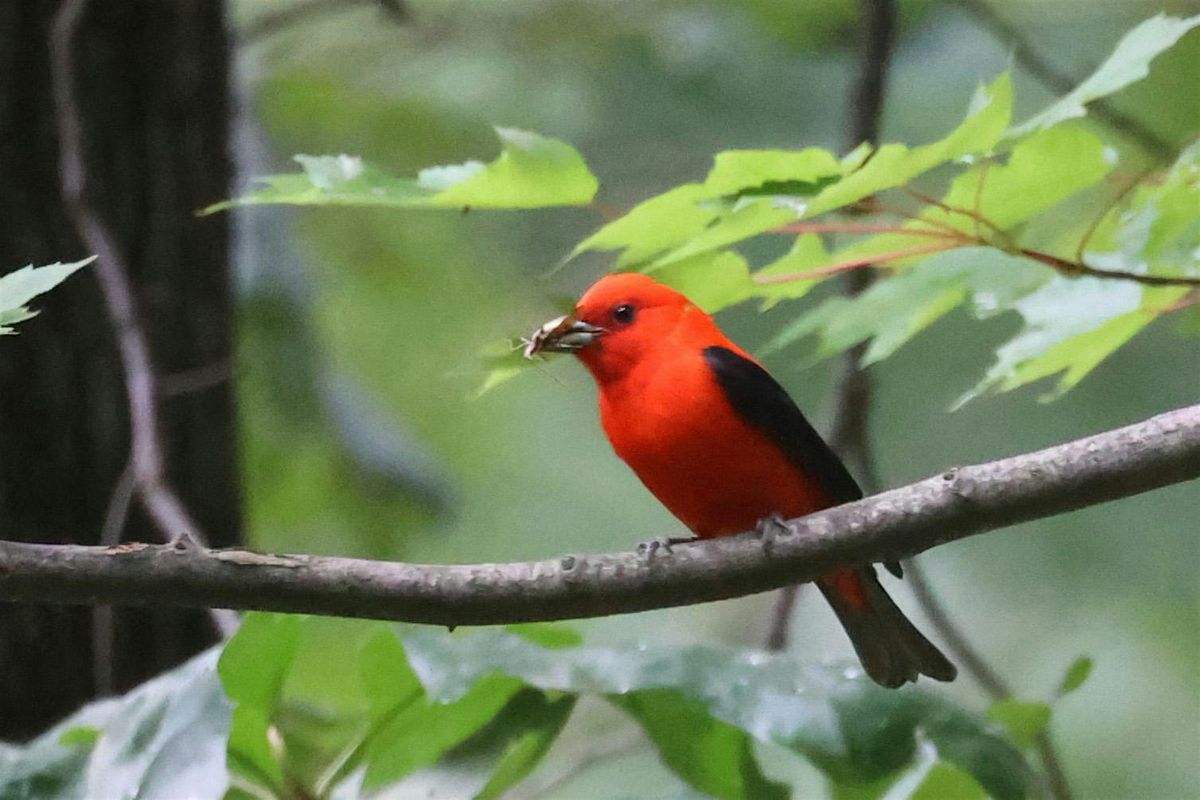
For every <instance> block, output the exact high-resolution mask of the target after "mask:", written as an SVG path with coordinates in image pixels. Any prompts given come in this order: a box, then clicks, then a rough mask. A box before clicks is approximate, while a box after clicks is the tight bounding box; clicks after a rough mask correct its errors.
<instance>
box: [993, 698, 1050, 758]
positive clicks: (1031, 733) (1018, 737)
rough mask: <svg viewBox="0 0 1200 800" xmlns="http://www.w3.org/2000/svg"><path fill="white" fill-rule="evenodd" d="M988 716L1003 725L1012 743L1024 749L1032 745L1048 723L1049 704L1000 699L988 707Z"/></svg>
mask: <svg viewBox="0 0 1200 800" xmlns="http://www.w3.org/2000/svg"><path fill="white" fill-rule="evenodd" d="M988 716H989V717H991V718H992V719H994V720H996V721H997V722H999V723H1000V724H1001V725H1003V726H1004V730H1005V731H1007V732H1008V738H1010V739H1012V740H1013V744H1015V745H1016V746H1017V747H1020V748H1022V749H1025V748H1028V747H1032V746H1033V743H1034V742H1036V741H1037V738H1038V736H1040V735H1041V734H1042V731H1044V730H1046V726H1048V725H1049V724H1050V706H1048V705H1046V704H1045V703H1030V702H1024V701H1021V700H1000V701H998V702H996V703H993V704H992V707H991V708H989V709H988Z"/></svg>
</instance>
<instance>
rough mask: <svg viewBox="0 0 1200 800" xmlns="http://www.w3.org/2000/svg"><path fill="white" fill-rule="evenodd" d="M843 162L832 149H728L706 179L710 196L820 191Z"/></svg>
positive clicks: (835, 174)
mask: <svg viewBox="0 0 1200 800" xmlns="http://www.w3.org/2000/svg"><path fill="white" fill-rule="evenodd" d="M841 174H842V165H841V164H840V163H838V160H837V157H836V156H834V155H833V153H831V152H829V151H828V150H823V149H821V148H819V147H808V148H805V149H804V150H726V151H725V152H722V153H718V154H717V156H716V158H714V159H713V166H712V169H711V170H710V171H709V173H708V177H707V178H705V179H704V188H705V190H706V192H707V196H708V197H744V196H753V195H791V196H808V195H813V194H816V193H817V192H818V191H820V189H821V188H822V185H823V184H825V183H827V182H828V181H829V180H831V179H832V178H834V177H835V176H838V175H841Z"/></svg>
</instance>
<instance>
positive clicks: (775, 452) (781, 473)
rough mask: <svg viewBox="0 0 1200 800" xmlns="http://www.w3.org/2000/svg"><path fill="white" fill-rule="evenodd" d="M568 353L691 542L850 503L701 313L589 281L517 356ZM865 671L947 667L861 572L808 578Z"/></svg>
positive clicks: (800, 425) (620, 285) (811, 441)
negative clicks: (590, 382) (688, 532)
mask: <svg viewBox="0 0 1200 800" xmlns="http://www.w3.org/2000/svg"><path fill="white" fill-rule="evenodd" d="M535 353H574V354H575V355H576V356H577V357H578V358H579V360H580V361H582V362H583V364H584V366H585V367H587V369H588V371H589V372H591V374H592V377H593V378H595V380H596V385H597V386H598V387H599V390H600V391H599V399H600V422H601V424H602V425H603V427H604V432H605V433H606V434H607V435H608V440H609V442H611V443H612V446H613V449H614V450H615V451H616V453H617V455H618V456H620V457H621V458H622V459H623V460H624V461H625V463H627V464H628V465H629V466H630V467H631V468H632V469H633V471H634V472H635V473H637V476H638V477H639V478H641V480H642V483H644V484H645V485H646V488H648V489H649V490H650V491H651V492H653V493H654V496H655V497H657V498H658V499H659V500H660V501H661V502H662V503H663V505H665V506H666V507H667V508H668V509H669V510H670V511H671V513H672V514H674V515H675V516H676V517H678V518H679V520H680V521H682V522H683V524H684V525H686V526H687V527H688V528H689V529H690V530H691V531H692V533H694V534H695V535H696V536H698V537H700V538H710V537H713V536H725V535H728V534H733V533H739V532H742V531H749V530H753V529H755V528H756V527H757V526H759V525H760V524H761V523H762V522H763V521H764V520H769V519H772V518H777V517H778V516H783V517H799V516H802V515H804V514H810V513H812V512H814V511H817V510H819V509H822V508H829V507H830V506H835V505H838V504H841V503H846V502H849V501H851V500H856V499H858V498H860V497H862V491H861V490H860V489H859V487H858V484H856V483H855V482H854V479H853V478H852V477H851V476H850V473H849V472H847V471H846V468H845V466H843V464H842V462H841V461H839V460H838V458H837V456H835V455H834V454H833V451H832V450H830V449H829V446H828V445H826V444H825V442H824V441H822V439H821V437H820V436H819V435H818V434H817V432H816V431H815V430H813V428H812V426H811V425H809V424H808V421H807V420H806V419H805V418H804V415H803V414H801V413H800V410H799V409H798V408H797V407H796V405H795V403H793V402H792V400H791V398H790V397H788V395H787V392H785V391H784V389H783V388H782V387H781V386H780V385H779V384H778V383H777V382H776V381H775V379H774V378H772V377H771V376H770V375H769V374H768V373H767V371H766V370H764V369H763V368H762V366H761V365H759V364H758V362H756V361H755V360H754V359H753V358H751V357H750V356H749V355H748V354H747V353H746V351H744V350H742V348H740V347H738V346H737V345H736V344H734V343H733V342H732V341H730V340H729V339H728V338H727V337H726V336H725V334H723V333H722V332H721V330H720V329H719V328H718V327H717V326H716V324H715V323H714V322H713V321H712V318H710V317H709V316H708V315H707V314H705V313H704V312H703V311H701V310H700V309H699V308H697V307H696V306H695V305H694V304H693V303H692V302H691V301H689V300H688V299H687V298H686V297H684V296H683V295H682V294H680V293H679V292H677V291H675V290H674V289H671V288H669V287H667V286H664V285H662V284H660V283H657V282H656V281H654V280H653V279H651V278H648V277H646V276H645V275H639V274H619V275H608V276H606V277H604V278H602V279H600V280H599V281H598V282H597V283H596V284H595V285H593V286H592V287H591V288H590V289H588V290H587V291H586V292H585V293H584V295H583V296H582V297H581V298H580V299H579V302H578V304H577V305H576V306H575V310H574V312H573V313H572V314H570V315H568V316H566V317H562V318H561V319H558V320H552V321H550V322H548V323H546V324H545V325H543V326H542V327H541V328H540V329H539V330H538V331H537V332H535V334H534V335H533V337H532V338H531V339H529V340H528V342H527V347H526V355H527V356H532V355H534V354H535ZM818 585H819V586H820V588H821V592H822V593H823V594H824V595H825V598H826V599H827V600H828V601H829V604H830V605H831V606H833V610H834V613H836V614H837V617H838V619H839V620H840V621H841V623H842V626H843V627H844V628H845V629H846V633H847V634H848V635H849V636H850V641H851V643H852V644H853V645H854V650H855V652H857V653H858V657H859V659H860V660H861V661H862V664H863V667H864V668H865V669H866V671H867V674H868V675H870V676H871V678H873V679H874V680H875V681H876V682H877V683H880V684H882V685H884V686H890V687H896V686H900V685H902V684H904V683H905V682H906V681H915V680H916V679H917V676H918V675H928V676H929V677H931V678H934V679H936V680H940V681H949V680H953V679H954V676H955V672H956V671H955V668H954V665H953V664H951V663H950V662H949V661H948V660H947V659H946V657H945V656H944V655H942V654H941V652H939V651H938V649H937V648H936V647H934V646H933V645H932V644H931V643H930V642H929V640H928V639H926V638H925V637H924V636H923V635H922V634H921V632H920V631H918V630H917V629H916V628H915V627H913V624H912V623H911V622H909V621H908V619H907V618H905V616H904V614H903V613H902V612H901V611H900V609H899V608H897V607H896V604H895V603H894V602H892V599H891V598H890V597H888V595H887V593H886V592H884V590H883V587H882V586H881V585H880V584H879V579H878V578H877V577H876V575H875V568H874V567H873V566H871V565H867V566H865V567H859V568H847V569H843V570H839V571H837V572H834V573H832V574H830V575H826V576H825V577H823V578H821V579H820V580H819V581H818Z"/></svg>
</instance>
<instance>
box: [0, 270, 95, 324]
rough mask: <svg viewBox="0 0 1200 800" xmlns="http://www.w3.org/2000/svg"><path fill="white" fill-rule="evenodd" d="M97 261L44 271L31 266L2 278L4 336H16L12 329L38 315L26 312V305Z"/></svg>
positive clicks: (0, 315)
mask: <svg viewBox="0 0 1200 800" xmlns="http://www.w3.org/2000/svg"><path fill="white" fill-rule="evenodd" d="M95 260H96V257H95V256H91V257H90V258H85V259H83V260H82V261H73V262H71V263H69V264H63V263H62V262H58V263H55V264H47V265H46V266H44V267H35V266H33V265H32V264H30V265H29V266H27V267H24V268H23V269H19V270H16V271H14V272H10V273H8V274H7V275H0V334H5V333H12V332H13V329H12V327H11V326H12V325H14V324H16V323H18V322H24V321H25V320H27V319H30V318H32V317H34V316H35V315H36V314H37V312H36V311H31V310H30V309H28V308H26V307H25V304H26V303H28V302H29V301H30V300H32V299H33V298H35V297H37V296H38V295H41V294H45V293H46V292H48V291H50V290H51V289H53V288H54V287H55V286H58V285H59V284H60V283H62V282H63V281H65V280H66V279H67V278H69V277H71V276H72V275H74V274H75V273H76V272H77V271H79V270H80V269H82V268H83V267H85V266H87V265H88V264H90V263H92V262H93V261H95Z"/></svg>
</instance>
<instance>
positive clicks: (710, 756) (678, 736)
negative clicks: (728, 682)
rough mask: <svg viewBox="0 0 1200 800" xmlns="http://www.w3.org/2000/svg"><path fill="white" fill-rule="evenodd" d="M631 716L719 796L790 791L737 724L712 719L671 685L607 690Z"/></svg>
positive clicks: (766, 796)
mask: <svg viewBox="0 0 1200 800" xmlns="http://www.w3.org/2000/svg"><path fill="white" fill-rule="evenodd" d="M612 699H613V702H614V703H615V704H616V705H618V706H620V707H621V708H623V709H625V710H626V711H627V712H629V714H630V715H632V716H633V717H634V718H635V719H637V721H638V723H639V724H640V725H641V726H642V728H643V729H644V730H645V731H646V734H647V735H648V736H649V737H650V739H651V741H653V742H654V745H655V747H657V748H658V752H659V755H660V756H662V760H663V762H664V763H665V764H666V765H667V766H669V767H670V768H671V769H672V770H673V771H674V772H675V773H676V774H677V775H679V776H680V777H681V778H683V779H684V780H685V781H687V783H688V785H690V786H692V787H693V788H695V789H696V790H697V791H700V792H703V793H704V794H706V795H709V796H712V797H718V798H722V800H742V798H747V799H748V800H758V799H759V798H762V800H770V799H771V798H786V797H789V796H790V793H789V790H788V787H786V786H784V785H782V784H778V783H774V782H772V781H770V780H768V779H767V777H766V776H765V775H763V773H762V771H761V770H760V769H759V766H758V762H757V761H756V760H755V759H754V746H753V743H752V741H751V739H750V737H749V736H748V735H747V734H746V732H745V731H743V730H742V729H740V728H738V727H736V726H734V725H731V724H729V723H728V722H722V721H720V720H718V719H714V718H713V717H712V716H711V714H710V713H709V710H708V708H707V707H706V706H705V705H704V704H703V703H701V702H700V701H698V700H693V699H691V698H689V697H688V696H686V695H684V694H682V693H680V692H678V691H676V690H673V689H647V690H645V691H638V692H630V693H628V694H624V695H613V696H612Z"/></svg>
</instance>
